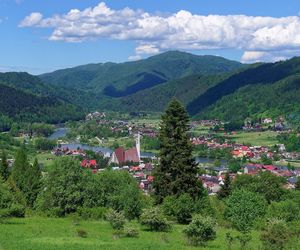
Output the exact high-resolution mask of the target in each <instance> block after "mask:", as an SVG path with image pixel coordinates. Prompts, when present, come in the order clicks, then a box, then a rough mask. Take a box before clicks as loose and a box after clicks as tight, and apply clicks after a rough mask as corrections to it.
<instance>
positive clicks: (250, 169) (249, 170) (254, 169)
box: [244, 164, 263, 175]
mask: <svg viewBox="0 0 300 250" xmlns="http://www.w3.org/2000/svg"><path fill="white" fill-rule="evenodd" d="M262 167H263V166H262V165H260V164H248V165H246V166H245V167H244V174H251V175H255V174H257V173H258V172H259V171H260V170H261V169H262Z"/></svg>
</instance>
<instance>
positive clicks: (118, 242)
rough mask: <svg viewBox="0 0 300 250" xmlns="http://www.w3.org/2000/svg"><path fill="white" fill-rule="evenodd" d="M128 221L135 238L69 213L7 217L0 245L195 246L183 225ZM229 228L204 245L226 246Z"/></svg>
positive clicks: (14, 248) (12, 249)
mask: <svg viewBox="0 0 300 250" xmlns="http://www.w3.org/2000/svg"><path fill="white" fill-rule="evenodd" d="M130 225H131V226H133V227H136V228H138V230H139V237H138V238H129V237H124V236H121V237H118V236H116V233H115V232H114V230H113V229H112V228H111V226H110V225H109V223H108V222H106V221H103V220H87V221H86V220H80V219H79V220H78V219H76V218H71V217H68V218H45V217H29V218H24V219H18V218H16V219H10V220H8V221H6V223H2V224H0V231H1V234H0V249H1V247H2V249H5V250H19V249H20V250H21V249H22V250H27V249H28V250H29V249H45V250H48V249H56V250H63V249H68V250H69V249H70V250H77V249H78V250H79V249H80V250H81V249H153V250H156V249H196V248H195V247H192V246H189V245H188V243H187V240H186V238H185V237H184V235H183V233H182V231H183V229H184V227H185V226H183V225H173V228H172V230H171V231H170V232H150V231H146V230H143V228H142V227H140V226H139V224H138V223H137V222H136V221H132V222H130ZM78 230H84V231H86V233H87V235H86V237H84V238H83V237H80V236H78ZM229 231H231V232H232V230H230V229H225V228H218V230H217V238H216V240H214V241H212V242H210V243H208V245H207V248H206V249H224V248H226V245H227V243H226V240H225V235H226V233H227V232H229ZM235 234H237V232H235ZM258 237H259V236H258V232H253V233H252V238H253V240H252V241H251V242H250V243H249V245H248V249H259V247H260V246H261V245H260V242H259V239H258ZM239 248H240V244H239V243H238V242H234V244H233V249H239ZM197 249H201V248H197Z"/></svg>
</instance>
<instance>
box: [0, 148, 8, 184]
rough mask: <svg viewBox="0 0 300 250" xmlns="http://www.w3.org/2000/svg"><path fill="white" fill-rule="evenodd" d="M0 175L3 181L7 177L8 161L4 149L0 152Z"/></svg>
mask: <svg viewBox="0 0 300 250" xmlns="http://www.w3.org/2000/svg"><path fill="white" fill-rule="evenodd" d="M0 176H1V177H2V178H3V180H4V181H6V180H7V178H8V177H9V169H8V162H7V157H6V154H5V152H4V150H3V151H2V154H1V162H0Z"/></svg>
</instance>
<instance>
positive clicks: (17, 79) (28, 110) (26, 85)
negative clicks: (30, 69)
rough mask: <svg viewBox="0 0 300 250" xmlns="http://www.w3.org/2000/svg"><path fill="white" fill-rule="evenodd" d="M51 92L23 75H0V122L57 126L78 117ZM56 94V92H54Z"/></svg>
mask: <svg viewBox="0 0 300 250" xmlns="http://www.w3.org/2000/svg"><path fill="white" fill-rule="evenodd" d="M55 92H56V91H55V89H53V88H52V87H51V86H50V87H49V86H47V85H46V84H44V83H43V82H41V80H40V79H39V78H38V77H36V76H32V75H30V74H27V73H16V72H11V73H1V74H0V117H1V118H0V120H1V123H2V122H3V120H6V121H7V120H8V119H9V118H10V119H12V120H14V121H24V122H51V123H58V122H63V121H67V120H70V119H79V118H80V117H82V115H83V113H82V111H81V110H80V109H79V108H77V107H76V106H74V105H73V104H72V103H70V102H68V101H65V100H63V99H61V98H59V95H55ZM58 92H59V91H58Z"/></svg>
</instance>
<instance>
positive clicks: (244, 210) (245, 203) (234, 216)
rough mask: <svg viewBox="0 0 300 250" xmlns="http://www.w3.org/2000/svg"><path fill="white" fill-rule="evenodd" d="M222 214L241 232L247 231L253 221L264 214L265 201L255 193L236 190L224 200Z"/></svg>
mask: <svg viewBox="0 0 300 250" xmlns="http://www.w3.org/2000/svg"><path fill="white" fill-rule="evenodd" d="M226 205H227V207H226V209H225V212H224V216H225V218H226V219H228V220H229V221H230V222H231V223H232V225H233V226H234V227H235V228H236V229H237V230H239V231H241V232H247V231H249V230H250V229H251V228H252V227H253V225H254V222H255V221H256V220H257V219H258V218H260V217H262V216H263V215H264V214H265V210H266V201H265V199H264V198H263V197H262V196H260V195H259V194H257V193H253V192H250V191H247V190H243V189H241V190H236V191H234V192H233V193H232V194H231V195H230V196H229V197H228V199H227V200H226Z"/></svg>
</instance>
